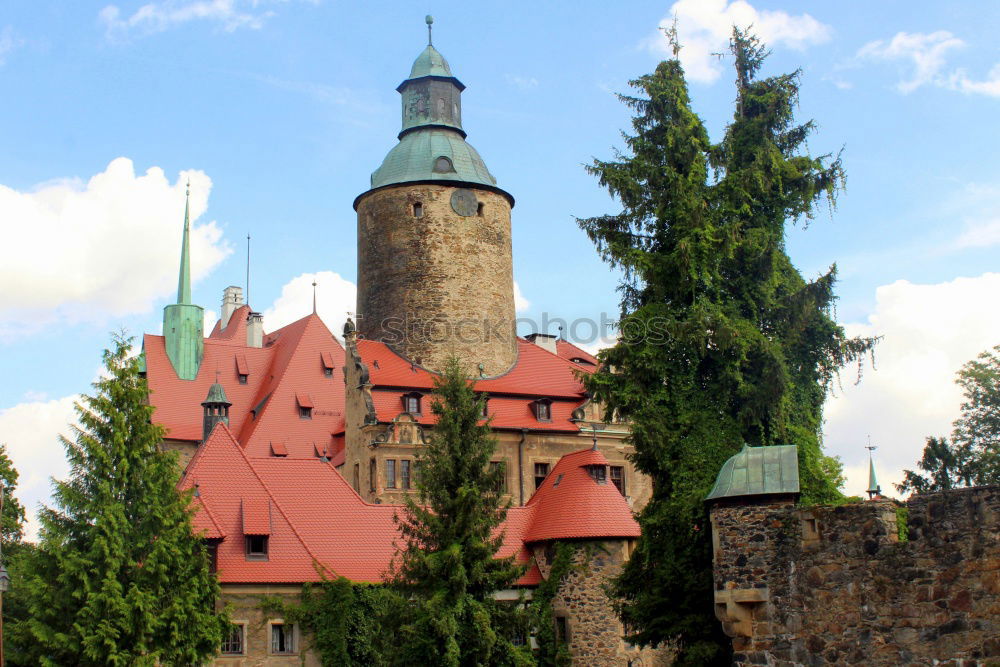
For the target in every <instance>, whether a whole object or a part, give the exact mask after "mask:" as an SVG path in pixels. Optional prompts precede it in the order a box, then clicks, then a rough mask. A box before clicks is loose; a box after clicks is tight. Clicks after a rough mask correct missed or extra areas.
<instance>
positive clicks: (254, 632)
mask: <svg viewBox="0 0 1000 667" xmlns="http://www.w3.org/2000/svg"><path fill="white" fill-rule="evenodd" d="M301 592H302V588H301V586H295V585H282V586H267V585H232V584H231V585H223V587H222V600H221V604H222V605H226V606H228V607H229V617H230V619H231V620H232V622H233V623H235V624H238V625H242V626H243V631H244V647H243V653H242V655H221V654H220V655H218V656H216V658H215V660H214V662H213V664H215V665H218V666H220V667H293V666H295V667H319V665H320V660H319V657H318V656H317V655H316V654H315V652H313V651H312V650H311V647H310V639H311V638H310V637H308V636H303V635H302V633H301V632H300V631H299V629H298V628H296V633H297V637H296V640H297V641H296V646H295V649H296V650H295V652H294V653H293V654H290V655H274V654H273V653H271V624H272V623H275V622H283V619H281V618H279V617H278V616H276V615H275V614H273V613H270V612H265V611H264V610H263V609H262V601H263V600H264V599H265V598H278V599H280V600H282V601H283V602H285V603H291V604H296V603H298V602H299V599H300V594H301Z"/></svg>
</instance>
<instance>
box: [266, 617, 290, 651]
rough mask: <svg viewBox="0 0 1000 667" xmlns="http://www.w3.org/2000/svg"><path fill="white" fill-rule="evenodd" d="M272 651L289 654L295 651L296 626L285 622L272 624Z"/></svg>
mask: <svg viewBox="0 0 1000 667" xmlns="http://www.w3.org/2000/svg"><path fill="white" fill-rule="evenodd" d="M271 653H273V654H275V655H288V654H291V653H295V626H294V625H286V624H284V623H272V624H271Z"/></svg>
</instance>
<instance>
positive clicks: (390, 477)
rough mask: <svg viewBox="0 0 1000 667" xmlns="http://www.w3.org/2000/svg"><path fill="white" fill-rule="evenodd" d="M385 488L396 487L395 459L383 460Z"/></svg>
mask: <svg viewBox="0 0 1000 667" xmlns="http://www.w3.org/2000/svg"><path fill="white" fill-rule="evenodd" d="M385 488H387V489H395V488H396V459H386V460H385Z"/></svg>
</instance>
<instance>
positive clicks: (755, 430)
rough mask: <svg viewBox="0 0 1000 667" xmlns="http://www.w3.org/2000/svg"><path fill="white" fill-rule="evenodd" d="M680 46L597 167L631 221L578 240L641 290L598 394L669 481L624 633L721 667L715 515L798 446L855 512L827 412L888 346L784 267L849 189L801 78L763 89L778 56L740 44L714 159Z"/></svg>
mask: <svg viewBox="0 0 1000 667" xmlns="http://www.w3.org/2000/svg"><path fill="white" fill-rule="evenodd" d="M674 41H675V57H674V59H672V60H669V61H666V62H663V63H661V64H660V65H659V66H658V67H657V68H656V71H655V72H654V73H653V74H650V75H646V76H643V77H640V78H639V79H636V80H635V81H632V82H631V85H632V86H633V87H634V88H635V89H637V90H638V91H639V93H640V94H639V95H637V96H624V95H623V96H620V99H621V100H622V102H623V103H625V104H626V105H627V106H629V107H630V108H631V109H633V110H634V111H635V116H634V118H633V120H632V127H633V130H634V133H633V134H625V135H624V139H625V143H626V146H627V152H626V153H625V154H622V153H618V154H617V155H616V158H615V159H614V160H612V161H601V160H595V161H594V163H593V165H592V166H590V167H588V170H589V171H590V172H591V173H592V174H594V175H595V176H597V178H598V180H599V182H600V184H601V185H602V186H603V187H605V188H607V189H608V191H609V192H610V193H611V195H612V196H613V197H615V198H616V199H618V200H619V201H620V202H621V205H622V211H621V212H620V213H617V214H614V215H603V216H599V217H594V218H588V219H584V220H580V221H579V223H580V225H581V227H582V228H583V229H584V230H585V231H586V233H587V235H588V236H589V237H590V239H591V240H592V241H593V242H594V243H595V245H596V246H597V249H598V252H599V253H600V254H601V256H602V257H603V258H604V259H605V260H606V261H607V262H609V263H610V264H611V265H612V266H614V267H616V268H618V269H620V270H621V271H622V272H623V276H624V278H623V281H622V283H621V285H620V291H621V294H622V300H621V319H620V322H619V327H620V339H619V342H618V343H617V344H616V345H615V346H614V347H612V348H610V349H607V350H604V351H603V352H602V353H601V355H600V358H601V361H602V362H603V366H602V369H601V370H600V371H599V372H597V373H595V374H593V375H591V376H589V377H586V378H585V384H586V386H587V389H588V390H589V391H590V392H591V393H592V395H593V396H594V397H595V398H596V399H597V400H599V401H601V402H603V403H604V404H605V405H606V406H607V408H608V409H609V410H610V411H611V413H613V414H614V415H616V416H618V417H619V418H624V419H627V420H629V421H630V422H631V424H632V435H631V442H632V444H633V445H634V446H635V456H634V462H635V464H636V466H637V468H638V469H639V470H641V471H643V472H645V473H646V474H648V475H650V476H651V478H652V481H653V496H652V499H651V501H650V502H649V504H648V505H647V506H646V507H645V508H644V510H643V511H642V512H641V513H640V515H639V522H640V525H641V527H642V538H641V539H640V541H639V542H638V545H637V550H636V552H635V553H634V554H633V556H632V558H631V559H630V561H629V563H628V565H627V566H626V568H625V569H624V571H623V573H622V575H621V577H620V578H619V579H618V580H617V582H616V584H615V586H614V590H613V592H614V594H615V595H616V596H617V597H618V598H619V599H620V600H621V602H620V605H619V613H620V615H621V618H622V620H623V621H624V623H625V625H626V627H627V628H628V629H629V630H630V631H631V632H632V633H634V634H633V638H634V641H637V642H639V643H642V644H655V643H657V642H661V641H665V640H669V639H673V638H677V637H679V638H680V641H681V646H682V651H681V655H680V658H679V660H680V663H681V664H697V665H706V664H712V663H719V664H722V663H725V662H726V657H725V651H724V648H723V647H725V646H728V642H727V641H726V640H725V638H724V637H723V636H722V635H721V631H720V628H719V625H720V624H719V623H718V622H717V621H716V620H715V618H714V616H713V611H712V574H711V569H710V568H711V544H710V530H709V526H708V521H707V515H706V509H705V507H704V504H703V499H704V497H705V496H706V495H707V493H708V491H709V490H710V488H711V485H712V482H713V480H714V477H715V475H716V473H717V472H718V471H719V469H720V468H721V467H722V464H723V463H724V462H725V461H726V459H727V458H729V457H730V456H732V455H733V454H735V453H736V452H737V451H739V449H740V448H741V447H742V446H743V444H744V443H748V444H751V445H772V444H783V443H793V444H796V445H798V447H799V452H800V469H801V473H800V476H801V482H802V488H803V496H804V498H805V499H806V500H808V501H813V502H827V501H834V502H836V501H839V500H840V499H841V495H840V493H839V491H838V488H837V487H838V484H839V481H840V466H839V462H837V461H836V460H834V459H831V458H829V457H826V456H824V455H823V453H822V448H821V440H820V435H821V431H820V426H821V421H822V406H823V401H824V399H825V396H826V391H827V387H828V385H829V384H830V383H831V381H833V380H834V379H835V378H836V374H837V372H838V370H839V369H841V368H842V367H843V366H844V365H845V364H848V363H851V362H860V360H861V358H862V357H863V355H864V354H865V353H866V352H867V351H869V350H870V349H871V348H872V347H873V345H874V343H875V341H874V340H872V339H851V338H847V337H846V336H845V334H844V331H843V329H842V328H841V327H839V326H838V325H837V324H836V322H835V321H834V319H833V317H832V312H831V311H832V304H833V302H834V299H835V296H834V284H835V278H836V268H835V267H831V269H830V270H829V271H828V272H827V273H826V274H824V275H822V276H819V277H818V278H817V279H815V280H813V281H806V280H805V279H803V277H802V276H801V275H800V274H799V272H798V271H797V270H796V269H795V267H794V266H793V265H792V263H791V260H790V259H789V257H788V255H787V254H786V252H785V226H786V224H787V223H789V222H794V221H808V220H809V219H810V218H811V217H812V216H813V214H814V212H815V210H816V208H817V206H818V205H819V204H821V203H822V202H824V201H826V202H828V203H829V204H830V205H831V206H832V205H833V203H834V201H835V196H836V194H837V192H838V189H839V187H840V186H841V184H842V181H843V177H844V176H843V168H842V166H841V161H840V159H839V158H831V157H830V156H821V157H812V156H810V155H808V154H807V153H806V151H805V140H806V138H807V137H808V136H809V135H810V134H811V133H812V131H813V129H814V127H813V124H812V123H811V122H810V123H805V124H796V122H795V119H794V114H793V111H794V108H795V106H796V103H797V98H798V89H799V78H800V73H799V72H797V71H796V72H793V73H791V74H785V75H781V76H774V77H768V78H758V77H757V74H758V71H759V69H760V67H761V65H762V64H763V62H764V60H765V58H766V56H767V53H766V51H765V50H764V49H763V47H762V46H761V45H760V43H759V42H758V40H757V39H756V38H754V37H753V36H750V35H747V34H746V33H744V32H741V31H739V30H734V33H733V39H732V42H731V47H732V48H731V50H732V55H733V58H734V60H735V65H736V73H737V82H736V86H737V100H736V112H735V114H734V117H733V120H732V122H731V123H730V124H729V126H728V127H727V129H726V132H725V135H724V136H723V138H722V141H721V142H719V143H717V144H712V143H711V142H710V141H709V137H708V134H707V132H706V130H705V127H704V125H703V123H702V121H701V119H700V118H699V117H698V116H697V115H696V114H695V113H694V112H693V111H692V109H691V104H690V98H689V96H688V90H687V85H686V82H685V79H684V72H683V70H682V68H681V65H680V62H679V61H678V60H677V58H676V54H677V52H678V51H679V46H677V45H676V40H674ZM859 368H860V366H859Z"/></svg>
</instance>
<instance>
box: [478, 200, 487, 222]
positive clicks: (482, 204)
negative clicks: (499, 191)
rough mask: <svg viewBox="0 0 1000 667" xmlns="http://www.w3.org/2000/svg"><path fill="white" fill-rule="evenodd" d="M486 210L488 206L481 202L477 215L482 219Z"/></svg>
mask: <svg viewBox="0 0 1000 667" xmlns="http://www.w3.org/2000/svg"><path fill="white" fill-rule="evenodd" d="M485 210H486V204H484V203H483V202H479V206H477V207H476V215H478V216H479V217H480V218H481V217H483V211H485Z"/></svg>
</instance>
